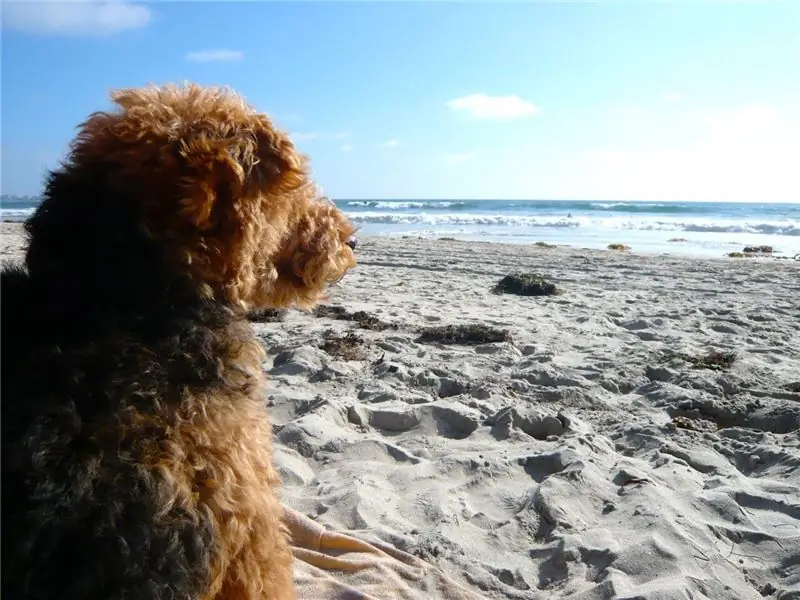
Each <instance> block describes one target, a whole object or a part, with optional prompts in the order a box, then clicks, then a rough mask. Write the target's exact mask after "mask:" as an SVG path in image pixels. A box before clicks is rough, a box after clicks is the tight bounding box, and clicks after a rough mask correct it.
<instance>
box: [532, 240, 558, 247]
mask: <svg viewBox="0 0 800 600" xmlns="http://www.w3.org/2000/svg"><path fill="white" fill-rule="evenodd" d="M534 245H535V246H539V248H556V247H557V246H556V245H555V244H549V243H547V242H542V241H538V242H536V244H534Z"/></svg>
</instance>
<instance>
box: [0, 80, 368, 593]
mask: <svg viewBox="0 0 800 600" xmlns="http://www.w3.org/2000/svg"><path fill="white" fill-rule="evenodd" d="M112 97H113V100H114V102H115V103H116V104H117V105H118V108H117V109H115V111H114V112H100V113H95V114H93V115H92V116H91V117H90V118H89V119H88V120H87V121H86V122H85V123H84V124H83V125H82V126H81V128H80V130H79V133H78V135H77V138H76V139H75V141H74V142H73V144H72V146H71V151H70V153H69V156H68V158H67V159H66V160H65V162H64V163H63V164H62V165H61V167H60V168H58V169H57V170H55V171H54V172H52V173H50V174H49V176H48V179H47V182H46V190H45V193H44V200H43V202H42V204H41V205H40V207H39V208H38V209H37V211H36V212H35V214H34V215H33V216H32V217H31V218H30V220H29V221H28V222H27V223H26V226H25V227H26V231H27V233H28V236H29V246H28V250H27V254H26V258H25V265H24V266H21V267H16V268H4V269H3V273H2V294H3V295H2V344H3V346H2V451H3V456H2V461H3V463H2V468H3V471H2V510H3V515H2V516H3V523H2V559H3V565H2V567H3V568H2V596H3V597H4V598H9V599H11V598H13V599H14V600H24V599H29V600H34V599H37V600H38V599H42V600H44V599H48V600H52V599H53V598H59V599H60V600H74V599H86V600H89V599H92V600H96V599H101V598H102V599H104V600H111V599H115V600H116V599H118V600H140V599H141V600H144V599H147V600H154V599H162V598H163V599H165V600H166V599H169V600H184V599H186V600H189V599H191V600H197V599H202V600H211V599H215V600H254V599H256V598H258V599H261V600H278V599H280V600H288V599H293V598H294V597H295V594H294V591H293V585H292V554H291V550H290V546H289V543H288V537H287V533H286V531H285V528H284V526H283V524H282V509H281V505H280V503H279V500H278V498H277V497H276V494H275V492H276V487H277V486H278V485H279V478H278V474H277V473H276V471H275V468H274V467H273V464H272V448H271V441H270V437H271V433H272V432H271V427H270V422H269V419H268V415H267V409H266V398H265V394H264V390H263V384H264V375H263V369H262V359H263V351H262V349H261V347H260V345H259V343H258V342H257V340H256V338H255V336H254V334H253V332H252V330H251V327H250V325H249V324H248V322H247V314H248V311H255V310H260V309H264V308H268V307H273V308H281V307H289V306H299V307H310V306H313V305H314V304H315V303H316V302H317V301H318V300H319V299H321V298H322V297H323V294H324V289H325V287H326V285H327V284H328V283H329V282H333V281H337V280H339V279H340V278H341V277H342V276H343V275H344V274H345V272H346V271H347V270H348V269H350V268H351V267H353V266H354V265H355V260H354V256H353V252H352V247H354V246H355V242H354V238H353V237H352V236H353V234H354V231H355V230H354V227H353V226H352V225H351V224H350V223H349V222H348V221H347V219H346V218H345V217H344V215H343V214H342V213H341V212H340V211H339V210H338V209H337V208H336V207H335V206H334V205H333V204H332V203H330V202H328V201H327V200H326V199H324V198H322V197H320V196H319V194H318V191H317V189H316V188H315V186H314V185H313V183H312V182H311V181H310V178H309V172H308V168H307V162H306V160H305V158H304V157H303V156H302V155H301V154H299V153H298V152H297V151H296V150H295V148H294V146H293V145H292V143H291V141H290V140H289V138H288V137H287V136H286V135H285V134H283V133H281V132H279V131H278V130H276V129H275V128H274V127H273V124H272V123H271V121H270V120H269V118H267V117H266V116H265V115H263V114H259V113H257V112H255V111H254V110H253V109H251V108H250V107H249V106H248V105H247V104H246V103H245V102H244V101H243V100H242V99H241V98H240V97H238V96H237V95H235V94H234V93H232V92H229V91H224V90H219V89H206V88H201V87H199V86H195V85H187V86H184V87H171V86H167V87H147V88H144V89H129V90H123V91H120V92H117V93H115V94H113V96H112Z"/></svg>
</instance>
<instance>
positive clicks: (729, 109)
mask: <svg viewBox="0 0 800 600" xmlns="http://www.w3.org/2000/svg"><path fill="white" fill-rule="evenodd" d="M798 31H800V0H785V1H783V2H781V1H779V0H776V1H769V0H755V1H753V2H721V1H715V2H704V1H702V0H685V1H683V2H681V1H680V0H677V1H675V2H673V3H651V2H636V1H633V2H585V3H582V2H561V1H558V0H556V1H553V2H526V3H522V2H513V3H499V2H496V3H489V2H486V3H452V2H392V3H390V2H379V1H378V2H348V3H339V2H316V3H304V2H235V3H234V2H172V3H161V2H153V3H147V4H141V3H139V4H131V3H128V2H124V1H122V0H117V1H113V2H99V3H98V2H86V1H81V2H78V1H75V0H73V1H71V2H64V1H62V2H59V3H54V2H49V3H34V2H6V1H5V0H4V2H3V32H2V149H1V151H2V156H1V158H0V159H1V160H2V191H3V193H7V194H35V193H37V191H38V190H39V189H40V186H41V182H42V176H43V173H44V172H45V169H46V168H49V167H53V166H55V165H56V164H57V161H58V160H59V157H60V156H61V155H62V154H63V152H64V150H65V148H66V146H67V144H68V142H69V140H70V139H71V137H72V136H73V134H74V131H75V126H76V125H77V124H78V123H79V122H80V121H82V120H83V119H84V118H85V117H86V116H87V115H88V114H89V113H91V112H92V111H94V110H99V109H104V108H107V107H108V105H109V101H108V91H109V90H110V89H112V88H117V87H129V86H138V85H141V84H145V83H149V82H155V83H164V82H175V81H184V80H192V81H197V82H200V83H204V84H222V85H230V86H231V87H233V88H235V89H236V90H237V91H239V92H240V93H242V94H243V95H244V96H246V97H247V99H248V100H249V101H250V102H251V104H253V105H255V106H256V107H257V108H258V109H259V110H263V111H265V112H267V113H269V114H271V115H272V116H273V117H274V118H275V120H276V121H277V122H278V124H279V125H280V126H282V127H283V128H284V129H286V130H287V131H290V132H291V133H292V135H293V137H294V139H295V140H296V142H297V144H298V145H299V146H300V147H301V148H302V149H303V150H304V151H305V152H307V153H308V154H309V155H310V156H311V159H312V165H313V168H314V173H315V176H316V178H317V180H318V182H319V183H320V185H321V186H322V188H323V190H324V191H325V192H326V193H328V194H329V195H331V196H333V197H337V198H454V197H459V198H549V199H578V198H580V199H582V198H587V199H617V200H634V199H641V200H709V201H714V200H720V201H725V200H728V201H747V200H751V201H800V176H798V174H797V173H796V171H798V169H799V168H800V167H798V166H797V165H798V164H800V68H798V65H800V35H798V34H797V32H798Z"/></svg>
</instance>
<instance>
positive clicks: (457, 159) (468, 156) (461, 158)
mask: <svg viewBox="0 0 800 600" xmlns="http://www.w3.org/2000/svg"><path fill="white" fill-rule="evenodd" d="M474 157H475V153H474V152H455V153H452V154H445V155H444V156H443V157H442V160H444V162H446V163H447V164H448V165H461V164H464V163H465V162H468V161H470V160H472V159H473V158H474Z"/></svg>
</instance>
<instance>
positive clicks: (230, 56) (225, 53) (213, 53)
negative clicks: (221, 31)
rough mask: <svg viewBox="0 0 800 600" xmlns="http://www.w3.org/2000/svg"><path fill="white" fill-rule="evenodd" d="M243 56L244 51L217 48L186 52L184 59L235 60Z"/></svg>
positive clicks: (194, 60) (193, 60) (204, 60)
mask: <svg viewBox="0 0 800 600" xmlns="http://www.w3.org/2000/svg"><path fill="white" fill-rule="evenodd" d="M243 58H244V52H240V51H239V50H228V49H226V48H218V49H212V50H200V51H197V52H189V53H187V54H186V60H188V61H191V62H204V63H205V62H236V61H240V60H242V59H243Z"/></svg>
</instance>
